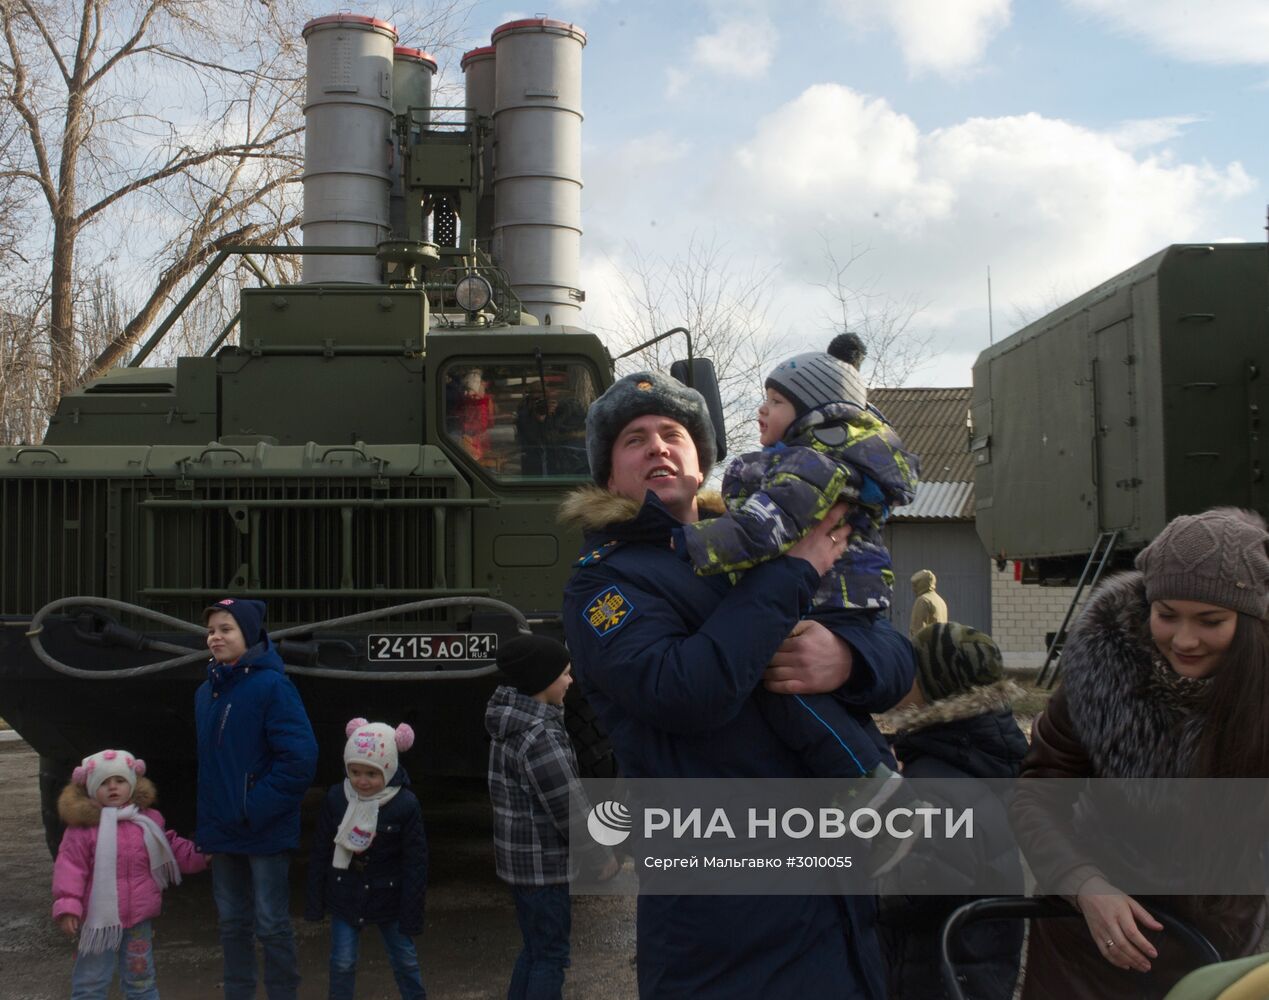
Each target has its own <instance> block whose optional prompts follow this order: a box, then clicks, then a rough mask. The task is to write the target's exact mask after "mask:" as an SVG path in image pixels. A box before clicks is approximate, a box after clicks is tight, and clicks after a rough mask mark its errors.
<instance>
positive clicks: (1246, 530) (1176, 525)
mask: <svg viewBox="0 0 1269 1000" xmlns="http://www.w3.org/2000/svg"><path fill="white" fill-rule="evenodd" d="M1136 566H1137V569H1139V570H1141V574H1142V576H1143V577H1144V578H1145V584H1146V600H1148V601H1167V600H1178V601H1201V602H1202V603H1204V604H1215V605H1218V606H1219V607H1222V608H1229V609H1230V610H1231V611H1241V612H1242V613H1243V614H1245V615H1251V616H1252V617H1253V618H1264V617H1266V612H1267V611H1269V531H1266V530H1265V521H1264V518H1262V517H1261V516H1260V515H1259V514H1257V513H1256V512H1255V511H1250V510H1240V509H1239V508H1237V507H1215V508H1213V509H1212V510H1208V511H1204V512H1203V513H1202V514H1182V515H1181V516H1180V517H1175V518H1173V519H1172V520H1171V521H1169V522H1168V525H1167V527H1165V528H1164V529H1163V530H1162V531H1161V532H1159V536H1158V537H1157V538H1156V539H1155V540H1154V541H1153V542H1151V543H1150V544H1149V545H1147V546H1146V547H1145V548H1144V549H1142V550H1141V552H1140V553H1139V554H1138V555H1137V561H1136Z"/></svg>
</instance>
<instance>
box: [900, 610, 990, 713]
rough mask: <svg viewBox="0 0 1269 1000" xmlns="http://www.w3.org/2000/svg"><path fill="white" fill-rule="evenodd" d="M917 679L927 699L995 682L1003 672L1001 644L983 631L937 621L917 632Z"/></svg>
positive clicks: (933, 700)
mask: <svg viewBox="0 0 1269 1000" xmlns="http://www.w3.org/2000/svg"><path fill="white" fill-rule="evenodd" d="M913 645H914V646H916V650H917V683H918V684H919V685H920V686H921V695H922V696H923V697H924V698H925V700H926V701H927V702H929V703H933V702H936V701H939V700H941V699H943V698H950V697H952V696H953V695H957V694H963V693H964V692H966V691H968V690H970V689H971V688H976V687H984V686H986V685H988V684H995V683H996V682H997V681H998V680H1001V679H1002V678H1003V677H1004V675H1005V670H1004V661H1003V658H1002V657H1001V655H1000V647H999V646H997V645H996V643H995V640H993V639H992V637H991V636H989V635H988V634H987V633H986V632H980V631H978V629H976V628H971V627H970V626H968V625H960V624H958V623H957V622H936V623H935V624H933V625H927V626H925V628H923V629H921V631H920V632H918V633H917V634H916V639H914V640H913Z"/></svg>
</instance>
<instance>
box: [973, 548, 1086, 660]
mask: <svg viewBox="0 0 1269 1000" xmlns="http://www.w3.org/2000/svg"><path fill="white" fill-rule="evenodd" d="M989 572H990V574H991V634H992V638H994V639H995V640H996V644H997V645H999V646H1000V651H1001V652H1002V653H1003V654H1004V656H1005V663H1006V664H1008V665H1009V666H1011V667H1039V666H1040V665H1041V664H1042V663H1043V662H1044V654H1045V646H1044V636H1045V633H1046V632H1054V631H1056V630H1057V628H1058V626H1059V625H1061V624H1062V618H1063V616H1064V615H1065V614H1066V609H1067V608H1068V607H1069V606H1070V604H1071V597H1072V596H1073V595H1074V593H1075V588H1074V587H1041V586H1040V585H1038V584H1034V583H1027V584H1023V583H1019V582H1017V581H1016V580H1014V567H1013V563H1012V562H1009V563H1006V564H1005V568H1004V569H1003V570H998V569H996V564H995V563H994V562H993V563H992V564H991V569H990V570H989ZM1072 621H1074V619H1072Z"/></svg>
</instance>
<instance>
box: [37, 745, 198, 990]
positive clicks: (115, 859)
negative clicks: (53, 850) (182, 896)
mask: <svg viewBox="0 0 1269 1000" xmlns="http://www.w3.org/2000/svg"><path fill="white" fill-rule="evenodd" d="M144 774H145V761H142V760H138V759H137V758H135V757H133V756H132V754H130V753H128V751H127V750H102V751H101V752H100V753H95V754H93V755H92V756H91V757H85V758H84V761H83V763H82V764H81V765H80V766H79V767H77V768H75V771H74V774H73V776H72V779H71V783H70V784H69V785H67V786H66V788H65V789H63V791H62V794H61V796H60V798H59V799H58V800H57V812H58V815H59V816H60V817H61V819H62V822H63V823H65V824H66V832H65V834H63V836H62V843H61V846H60V847H59V848H58V851H57V861H56V862H55V863H54V865H53V919H54V920H55V921H56V922H57V926H58V927H60V928H61V929H62V930H63V931H64V932H65V933H66V934H68V935H70V936H71V937H74V936H75V935H76V934H78V935H79V952H78V954H77V955H76V956H75V969H74V971H73V972H72V973H71V1000H106V995H107V994H108V993H109V992H110V984H111V982H112V981H113V980H114V977H115V971H116V970H118V972H119V978H120V980H121V982H122V985H123V990H124V995H125V996H126V997H128V998H129V1000H158V995H159V994H158V990H157V988H156V987H155V984H154V951H153V947H152V945H153V936H152V931H151V928H150V921H151V920H153V919H154V918H155V917H157V916H158V915H159V911H160V909H161V908H162V900H163V890H164V889H166V888H167V887H168V886H169V885H176V884H178V883H179V882H180V881H181V872H184V873H186V874H187V875H188V874H192V873H194V872H200V871H202V870H203V869H204V868H206V867H207V858H206V857H205V856H204V855H202V854H199V853H198V851H197V849H196V848H195V847H194V845H193V844H192V843H190V842H189V841H188V840H186V839H185V838H184V837H180V836H178V835H177V834H176V833H174V832H173V831H171V830H167V831H165V830H164V829H163V817H162V816H161V815H160V814H159V812H158V811H157V810H156V809H153V808H151V807H152V806H153V804H154V800H155V790H154V785H153V784H152V783H151V782H150V781H149V780H148V779H146V778H145V777H144Z"/></svg>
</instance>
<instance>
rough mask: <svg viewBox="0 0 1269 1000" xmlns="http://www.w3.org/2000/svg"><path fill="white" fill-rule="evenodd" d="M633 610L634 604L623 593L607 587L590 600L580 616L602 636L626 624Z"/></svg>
mask: <svg viewBox="0 0 1269 1000" xmlns="http://www.w3.org/2000/svg"><path fill="white" fill-rule="evenodd" d="M634 610H635V608H634V605H633V604H631V603H630V601H628V600H627V599H626V595H625V594H623V593H622V592H621V591H620V590H618V589H617V588H616V587H609V588H608V589H606V590H601V591H600V592H599V593H598V594H596V595H595V596H594V597H593V598H592V599H591V600H590V602H589V603H588V605H587V607H586V610H585V611H583V612H582V617H583V618H585V619H586V623H587V624H588V625H589V626H590V627H591V628H592V629H594V630H595V634H596V635H597V636H600V637H601V638H602V637H603V636H606V635H608V634H610V633H612V632H616V631H617V629H619V628H621V626H622V625H624V624H626V622H627V621H629V620H630V616H631V615H633V614H634Z"/></svg>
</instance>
